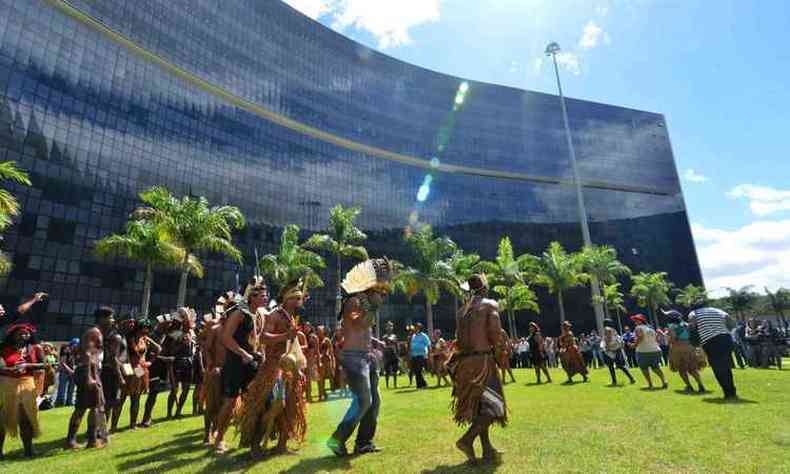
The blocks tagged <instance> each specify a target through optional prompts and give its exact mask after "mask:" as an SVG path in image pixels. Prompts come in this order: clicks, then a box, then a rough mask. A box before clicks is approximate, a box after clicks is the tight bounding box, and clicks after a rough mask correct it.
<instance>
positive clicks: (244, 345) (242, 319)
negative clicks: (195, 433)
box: [206, 276, 269, 453]
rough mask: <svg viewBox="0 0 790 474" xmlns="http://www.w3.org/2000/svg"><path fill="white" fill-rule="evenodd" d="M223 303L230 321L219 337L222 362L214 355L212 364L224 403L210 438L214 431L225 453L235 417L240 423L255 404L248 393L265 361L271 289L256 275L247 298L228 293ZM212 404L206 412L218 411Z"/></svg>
mask: <svg viewBox="0 0 790 474" xmlns="http://www.w3.org/2000/svg"><path fill="white" fill-rule="evenodd" d="M221 300H224V303H223V304H224V306H223V307H219V306H218V308H217V312H218V313H223V314H225V315H226V321H225V322H224V323H223V324H222V329H221V335H220V338H219V339H220V342H221V344H222V348H221V349H217V350H216V351H215V356H216V354H219V353H220V352H221V356H222V359H221V360H216V357H215V356H213V357H212V359H214V360H212V362H211V365H212V366H213V368H212V372H213V373H214V374H216V375H218V376H219V377H220V380H221V387H222V402H221V405H219V408H218V411H217V412H216V414H213V415H211V417H213V419H214V420H213V421H211V420H208V421H207V423H208V424H209V426H207V430H209V431H208V433H209V434H208V436H209V438H210V436H211V430H212V429H213V430H214V434H215V436H214V449H215V451H216V452H218V453H224V452H225V444H224V442H223V438H224V437H225V431H226V430H227V429H228V427H229V426H230V424H231V421H232V420H231V418H235V421H236V422H240V418H239V416H240V415H239V414H240V413H242V412H244V411H245V408H246V407H245V404H246V403H248V402H249V403H251V400H250V398H249V397H247V396H246V393H247V392H249V391H250V389H251V387H250V384H251V382H252V381H253V380H254V378H255V374H256V373H257V371H258V370H259V369H260V365H261V364H260V362H262V361H263V355H262V354H261V353H260V352H259V351H260V336H261V331H262V330H263V325H264V320H265V319H266V317H267V316H268V312H267V311H266V308H267V305H268V303H269V289H268V287H267V286H266V284H265V283H264V281H263V278H261V277H259V276H255V277H253V279H252V281H251V282H250V283H249V284H248V285H247V288H246V289H245V290H244V296H241V295H235V294H233V293H232V292H228V294H227V297H226V298H224V299H222V298H221ZM220 362H221V365H220ZM215 395H216V394H215ZM208 405H209V407H207V409H206V411H207V412H214V411H215V409H216V408H215V407H212V406H211V405H213V404H212V403H208ZM212 424H213V425H214V426H213V428H212V426H211V425H212Z"/></svg>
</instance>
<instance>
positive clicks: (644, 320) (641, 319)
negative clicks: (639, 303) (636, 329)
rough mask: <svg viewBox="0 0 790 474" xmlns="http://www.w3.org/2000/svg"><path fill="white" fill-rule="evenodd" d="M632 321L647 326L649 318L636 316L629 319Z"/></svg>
mask: <svg viewBox="0 0 790 474" xmlns="http://www.w3.org/2000/svg"><path fill="white" fill-rule="evenodd" d="M629 319H630V320H631V321H633V322H635V323H638V324H647V318H645V316H644V315H643V314H635V315H633V316H631V317H630V318H629Z"/></svg>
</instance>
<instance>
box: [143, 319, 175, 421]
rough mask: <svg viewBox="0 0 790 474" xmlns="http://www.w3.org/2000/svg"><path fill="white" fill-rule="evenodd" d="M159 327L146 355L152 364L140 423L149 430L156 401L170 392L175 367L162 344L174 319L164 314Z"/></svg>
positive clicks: (155, 330) (158, 320)
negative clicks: (172, 367) (161, 395)
mask: <svg viewBox="0 0 790 474" xmlns="http://www.w3.org/2000/svg"><path fill="white" fill-rule="evenodd" d="M156 321H157V325H156V327H155V328H154V334H158V335H159V336H155V339H157V340H156V341H155V340H154V338H152V339H150V343H151V344H150V345H149V347H148V353H147V354H146V361H147V362H148V363H149V364H150V365H149V366H148V397H147V398H146V399H145V408H144V410H143V420H142V422H140V425H139V426H140V428H149V427H150V426H151V424H152V421H151V418H152V416H153V413H154V407H155V406H156V400H157V398H158V397H159V394H160V393H162V392H169V391H170V381H171V379H172V377H171V374H170V372H171V366H172V365H173V360H174V359H173V357H168V356H165V355H163V354H162V343H163V342H164V338H165V336H164V334H166V333H167V332H169V329H170V326H171V324H172V318H171V316H170V315H169V314H162V315H159V316H157V317H156Z"/></svg>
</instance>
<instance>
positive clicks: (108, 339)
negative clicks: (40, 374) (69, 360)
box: [89, 306, 127, 441]
mask: <svg viewBox="0 0 790 474" xmlns="http://www.w3.org/2000/svg"><path fill="white" fill-rule="evenodd" d="M93 316H94V317H95V318H96V322H97V324H98V330H99V331H100V332H101V336H102V341H103V345H98V346H97V348H98V350H99V351H103V352H102V356H101V357H100V358H101V386H102V390H104V416H105V417H106V418H107V419H106V424H109V423H110V421H111V420H112V417H113V416H115V415H114V413H113V412H114V411H115V410H118V411H119V412H120V409H119V407H118V402H119V401H120V399H121V390H123V389H124V386H125V385H126V379H125V377H124V374H123V363H124V361H125V360H126V358H127V354H126V339H124V337H123V336H121V334H120V333H119V332H118V330H117V328H116V326H115V311H114V310H113V309H112V308H110V307H109V306H101V307H99V308H98V309H96V311H95V312H94V313H93ZM89 331H90V330H89ZM106 441H109V437H108V438H107V440H106Z"/></svg>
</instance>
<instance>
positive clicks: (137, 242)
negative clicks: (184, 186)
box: [96, 220, 203, 317]
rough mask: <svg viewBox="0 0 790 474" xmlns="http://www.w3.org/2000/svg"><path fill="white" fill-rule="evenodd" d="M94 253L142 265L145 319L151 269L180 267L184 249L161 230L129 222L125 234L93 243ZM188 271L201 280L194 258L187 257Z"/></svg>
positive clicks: (149, 296) (136, 222)
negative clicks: (122, 258)
mask: <svg viewBox="0 0 790 474" xmlns="http://www.w3.org/2000/svg"><path fill="white" fill-rule="evenodd" d="M96 254H97V255H99V256H100V257H114V256H120V257H125V258H127V259H129V260H132V261H135V262H139V263H142V264H143V265H144V267H145V281H144V283H143V301H142V304H141V313H142V316H143V317H148V310H149V307H150V303H151V287H152V286H153V283H154V267H159V266H161V267H176V268H178V267H180V265H181V264H182V262H183V261H184V250H183V249H182V248H179V247H178V246H176V245H175V244H173V243H172V242H170V241H169V240H167V238H166V236H165V234H164V232H163V231H162V229H161V228H160V227H157V226H156V225H154V224H153V223H151V222H149V221H146V220H139V221H134V220H133V221H130V222H129V223H128V224H126V233H125V234H113V235H109V236H107V237H105V238H103V239H101V240H100V241H98V242H96ZM187 262H188V265H190V266H191V272H192V273H193V274H195V275H198V276H199V277H203V267H202V266H201V265H200V262H199V261H198V259H196V258H195V257H194V256H188V258H187Z"/></svg>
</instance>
